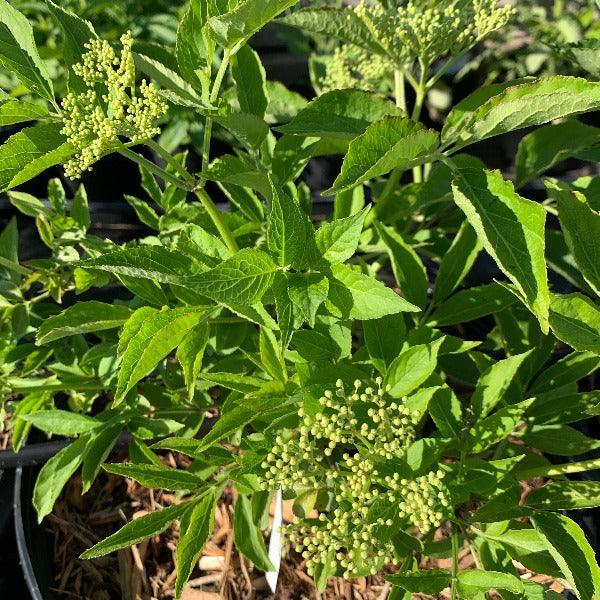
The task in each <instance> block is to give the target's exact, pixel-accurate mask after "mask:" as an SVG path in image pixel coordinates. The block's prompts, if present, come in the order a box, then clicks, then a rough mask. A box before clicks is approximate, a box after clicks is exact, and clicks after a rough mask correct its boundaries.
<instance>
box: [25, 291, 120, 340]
mask: <svg viewBox="0 0 600 600" xmlns="http://www.w3.org/2000/svg"><path fill="white" fill-rule="evenodd" d="M131 314H132V310H131V309H130V308H129V307H127V306H122V305H120V304H106V303H105V302H97V301H96V300H90V301H89V302H78V303H77V304H74V305H73V306H70V307H69V308H67V309H66V310H63V312H61V313H60V314H58V315H55V316H53V317H49V318H47V319H45V320H44V321H43V322H42V324H41V326H40V328H39V329H38V331H37V335H36V344H37V345H38V346H40V345H42V344H48V343H49V342H53V341H54V340H59V339H61V338H64V337H68V336H72V335H79V334H82V333H93V332H96V331H103V330H105V329H114V328H116V327H121V325H123V323H125V321H127V319H129V317H130V316H131Z"/></svg>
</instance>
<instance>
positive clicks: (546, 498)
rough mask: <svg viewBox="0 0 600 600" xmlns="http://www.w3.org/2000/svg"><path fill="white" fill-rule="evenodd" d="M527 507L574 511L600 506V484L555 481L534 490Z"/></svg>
mask: <svg viewBox="0 0 600 600" xmlns="http://www.w3.org/2000/svg"><path fill="white" fill-rule="evenodd" d="M526 504H527V506H529V507H531V508H537V509H540V510H573V509H581V508H594V507H596V506H600V482H598V481H555V482H553V483H549V484H548V485H545V486H544V487H541V488H538V489H536V490H533V492H531V493H530V494H529V495H528V496H527V500H526Z"/></svg>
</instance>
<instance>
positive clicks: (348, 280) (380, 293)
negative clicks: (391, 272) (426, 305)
mask: <svg viewBox="0 0 600 600" xmlns="http://www.w3.org/2000/svg"><path fill="white" fill-rule="evenodd" d="M331 272H332V275H333V278H332V279H330V280H329V298H328V302H327V305H328V309H329V311H330V312H331V313H332V314H334V315H336V316H341V317H343V318H351V319H358V320H359V321H364V320H368V319H379V318H380V317H384V316H386V315H392V314H396V313H399V312H418V311H419V309H418V307H416V306H414V305H413V304H411V303H410V302H408V301H406V300H405V299H404V298H402V297H401V296H399V295H398V294H396V293H395V292H394V291H393V290H391V289H390V288H388V287H386V286H385V284H383V283H382V282H381V281H378V280H377V279H375V278H374V277H369V276H368V275H364V274H362V273H360V272H359V271H356V270H355V269H353V268H352V267H350V266H347V265H344V264H333V265H331Z"/></svg>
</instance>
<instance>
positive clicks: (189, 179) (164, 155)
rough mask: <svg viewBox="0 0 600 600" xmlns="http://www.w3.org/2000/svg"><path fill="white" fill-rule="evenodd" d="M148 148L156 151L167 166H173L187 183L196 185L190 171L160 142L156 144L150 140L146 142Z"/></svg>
mask: <svg viewBox="0 0 600 600" xmlns="http://www.w3.org/2000/svg"><path fill="white" fill-rule="evenodd" d="M146 146H148V148H151V149H152V150H154V151H155V152H156V153H157V154H158V155H159V156H160V157H161V158H162V159H163V160H164V161H165V162H166V163H167V164H169V165H172V166H173V168H174V169H175V170H176V171H177V172H178V173H179V174H180V175H181V176H182V177H183V178H184V179H185V181H186V182H187V183H189V184H190V185H191V186H193V185H194V183H195V182H194V178H193V176H192V175H191V174H190V173H189V172H188V170H187V169H186V168H185V167H184V166H183V165H182V164H180V163H179V162H178V161H177V160H176V159H175V158H174V157H173V156H172V155H171V153H170V152H168V151H167V150H165V149H164V148H163V147H162V146H161V145H160V144H159V143H158V142H155V141H154V140H148V141H147V142H146Z"/></svg>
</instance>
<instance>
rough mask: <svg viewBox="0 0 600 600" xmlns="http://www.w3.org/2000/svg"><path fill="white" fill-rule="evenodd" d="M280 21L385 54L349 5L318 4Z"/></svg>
mask: <svg viewBox="0 0 600 600" xmlns="http://www.w3.org/2000/svg"><path fill="white" fill-rule="evenodd" d="M280 21H281V22H282V23H285V24H286V25H291V26H293V27H299V28H300V29H302V30H304V31H308V32H309V33H316V34H318V35H325V36H327V37H332V38H336V39H338V40H341V41H343V42H347V43H350V44H353V45H355V46H360V47H361V48H365V49H366V50H370V51H374V52H376V53H377V54H382V55H385V50H384V49H383V48H382V47H381V45H380V44H379V42H378V41H377V39H376V37H375V36H374V35H373V33H372V32H371V31H370V30H369V28H368V27H367V25H366V24H365V22H364V21H363V20H362V19H361V18H360V17H359V16H358V14H357V13H356V12H355V11H354V10H353V9H352V8H350V7H347V8H337V7H333V6H318V7H315V8H312V7H311V8H303V9H302V10H297V11H295V12H293V13H291V14H289V15H286V16H284V17H282V18H281V19H280Z"/></svg>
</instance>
